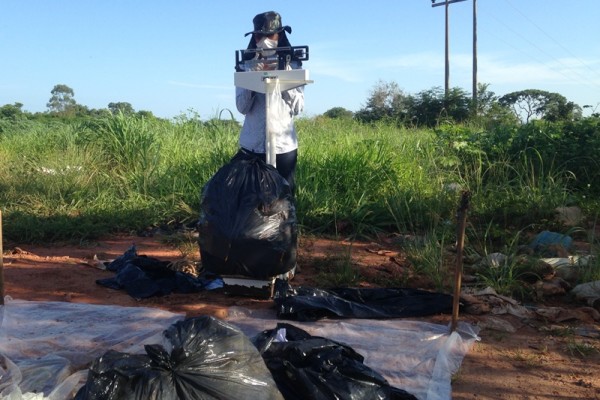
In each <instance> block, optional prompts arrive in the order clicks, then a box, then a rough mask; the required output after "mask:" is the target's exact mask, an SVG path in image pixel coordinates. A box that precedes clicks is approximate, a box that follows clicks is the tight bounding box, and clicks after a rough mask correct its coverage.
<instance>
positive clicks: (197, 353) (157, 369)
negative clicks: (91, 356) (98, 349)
mask: <svg viewBox="0 0 600 400" xmlns="http://www.w3.org/2000/svg"><path fill="white" fill-rule="evenodd" d="M164 337H165V339H166V340H167V341H168V344H169V346H170V347H171V349H170V351H169V350H168V349H166V348H165V347H163V346H162V345H147V346H145V349H146V354H141V355H130V354H126V353H120V352H116V351H109V352H107V353H106V354H104V355H103V356H102V357H100V358H98V359H96V360H95V361H94V362H93V363H92V365H91V367H90V369H89V372H88V377H87V381H86V383H85V385H84V386H83V387H82V388H81V389H80V390H79V391H78V392H77V395H76V397H75V399H76V400H92V399H93V400H129V399H131V400H175V399H177V400H179V399H181V400H194V399H202V400H213V399H220V400H224V399H231V400H238V399H257V400H263V399H264V400H281V399H283V397H282V396H281V393H280V392H279V390H278V389H277V386H276V384H275V382H274V381H273V377H272V375H271V373H270V371H269V370H268V369H267V367H266V366H265V363H264V361H263V359H262V357H261V355H260V353H259V352H258V350H257V349H256V347H255V346H254V345H253V343H252V342H251V341H250V339H249V338H248V337H246V336H245V335H244V334H243V333H242V332H241V331H240V330H239V329H237V328H236V327H233V326H232V325H229V324H227V323H225V322H223V321H220V320H218V319H216V318H212V317H207V316H204V317H196V318H189V319H186V320H184V321H179V322H177V323H175V324H173V325H171V326H170V327H169V328H168V329H167V330H165V332H164Z"/></svg>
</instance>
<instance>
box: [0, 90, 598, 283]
mask: <svg viewBox="0 0 600 400" xmlns="http://www.w3.org/2000/svg"><path fill="white" fill-rule="evenodd" d="M73 94H74V93H73V91H72V90H71V89H70V88H68V86H66V85H57V86H56V87H55V88H54V89H53V91H52V97H51V100H50V102H49V103H48V107H49V111H48V112H47V113H38V114H30V113H26V112H24V111H22V104H20V103H15V104H13V105H4V106H2V107H0V159H1V160H2V163H0V207H2V211H3V215H4V220H5V221H4V235H5V238H6V239H7V240H13V241H17V242H35V241H54V240H78V241H84V240H90V239H94V238H98V237H101V236H103V235H106V234H109V233H114V232H123V231H126V232H129V231H142V230H144V229H148V228H149V227H150V228H151V227H157V226H161V227H175V226H179V225H181V224H188V225H190V226H191V225H193V224H194V223H195V221H196V219H197V218H198V212H199V201H200V193H201V190H202V187H203V186H204V184H205V183H206V182H207V181H208V180H209V179H210V178H211V177H212V176H213V174H214V173H215V172H216V171H217V170H218V169H219V168H220V167H221V166H222V165H224V164H225V163H227V162H228V161H229V159H230V158H231V157H232V156H233V155H234V154H235V152H236V151H237V139H238V134H239V128H240V126H239V123H238V122H237V121H234V120H233V119H221V118H214V119H210V120H208V121H203V120H201V119H200V118H199V117H198V115H196V114H194V113H193V112H191V113H189V114H183V115H181V116H179V117H177V118H174V119H173V120H163V119H159V118H155V117H154V116H153V115H152V113H150V112H147V111H140V112H136V111H135V110H134V109H133V107H132V106H131V105H130V104H129V103H126V102H114V103H110V104H109V105H108V108H107V109H105V110H89V109H87V108H86V107H85V106H81V105H78V104H77V103H76V102H75V101H74V99H73ZM527 96H529V97H527ZM524 99H525V100H524ZM532 99H533V100H532ZM544 99H545V100H547V101H543V100H544ZM517 101H535V102H536V103H535V105H532V106H531V110H532V114H531V115H529V116H528V118H529V119H530V120H529V121H527V119H526V120H525V121H521V120H520V117H519V116H518V115H517V114H515V113H514V112H513V111H514V108H512V109H511V107H512V106H511V104H512V105H514V104H515V103H516V102H517ZM511 102H512V103H511ZM475 106H476V107H475ZM577 109H578V108H577V107H575V106H574V105H572V104H571V105H569V103H568V102H567V101H566V99H564V98H563V97H562V96H560V95H558V96H556V95H555V94H548V93H545V92H540V91H523V92H522V93H520V94H512V95H511V96H508V95H507V96H505V97H504V98H503V100H502V101H500V100H499V99H498V98H497V97H496V96H495V95H494V94H493V93H490V92H488V91H487V90H486V86H485V85H482V86H481V91H480V93H479V98H478V101H477V103H476V104H474V103H473V102H472V100H471V99H469V98H468V96H467V94H466V93H464V92H463V91H462V90H459V89H454V90H452V91H451V93H449V95H448V96H444V94H443V93H442V92H441V91H440V90H439V89H437V88H434V89H431V90H427V91H423V92H421V93H418V94H417V95H415V96H412V95H407V94H405V93H403V92H402V91H401V90H400V89H399V88H398V86H397V85H395V84H393V83H380V84H379V85H378V86H376V87H375V89H374V91H373V93H372V94H371V97H370V98H369V100H368V102H367V105H366V107H365V108H364V109H363V110H360V111H358V112H357V113H351V112H349V111H347V110H344V109H342V108H339V107H338V108H334V109H332V110H330V111H329V112H327V113H325V114H324V115H322V116H319V117H314V118H304V119H299V120H298V121H297V128H298V130H299V131H300V140H301V148H300V151H301V152H300V161H299V164H298V171H297V198H296V204H297V217H298V222H299V225H300V228H301V229H302V230H303V232H305V233H316V234H334V235H341V236H343V237H352V238H357V237H371V236H373V235H376V234H378V233H382V232H383V233H390V232H396V233H403V234H404V233H410V234H416V235H419V236H422V237H424V238H425V240H423V241H422V242H418V243H415V244H414V246H413V247H411V248H408V249H407V250H408V252H409V253H410V254H409V255H410V257H411V261H412V262H413V263H414V264H415V265H416V266H417V268H420V269H419V270H420V271H422V272H423V273H426V274H431V275H432V276H434V275H438V276H439V277H438V278H436V279H434V282H435V285H436V287H438V288H443V287H446V286H447V285H448V281H447V280H446V279H445V278H444V277H443V276H441V275H442V270H443V269H444V268H446V266H447V265H446V264H447V263H444V260H443V258H444V257H445V256H446V255H445V253H446V252H445V249H446V248H447V247H448V244H450V243H452V241H453V240H454V236H453V235H454V233H455V232H454V223H455V221H454V219H455V211H456V210H455V208H456V205H457V202H458V199H459V197H460V194H461V192H462V191H465V190H467V191H469V192H470V193H471V195H472V196H471V207H470V213H469V221H470V228H469V232H468V238H467V245H468V246H469V248H470V251H472V252H477V253H478V254H479V255H481V256H485V255H486V254H490V253H492V252H494V251H500V250H502V249H504V250H506V249H507V248H511V249H517V248H518V245H519V244H521V241H522V240H524V239H522V238H525V237H526V236H527V233H533V232H539V231H540V230H542V229H557V230H563V231H564V228H563V227H560V226H558V225H556V223H555V222H554V221H555V219H554V218H553V216H554V213H555V209H556V208H557V207H563V206H572V205H577V206H579V207H580V208H581V209H582V210H583V211H584V214H585V215H586V216H588V221H592V222H593V221H597V218H598V215H600V201H598V199H599V198H600V197H599V195H600V186H599V185H598V182H599V181H600V168H599V167H600V166H599V165H598V163H599V161H598V157H597V154H600V116H599V115H597V114H592V115H591V116H589V117H585V118H584V117H582V116H581V114H580V113H577V112H576V110H577ZM565 110H567V112H563V111H565ZM517 232H518V233H517ZM592 242H594V243H593V248H596V247H597V238H594V239H593V240H592ZM341 264H342V265H343V266H344V267H343V268H342V269H343V270H344V279H347V280H353V279H355V277H354V270H353V269H352V268H347V266H348V265H349V264H348V263H341ZM521 268H522V264H521V263H520V262H519V260H518V259H517V258H514V257H510V258H508V259H507V261H506V265H505V268H503V269H498V270H495V271H487V272H486V271H484V272H482V273H481V274H480V275H481V276H482V277H483V278H484V279H486V280H487V281H488V282H490V284H494V285H496V286H497V287H499V288H502V290H503V291H505V292H506V293H509V292H510V293H514V292H518V291H519V290H520V289H519V288H518V287H515V286H514V283H515V280H516V279H518V278H519V277H520V276H521V275H522V270H521ZM587 268H588V270H587V271H586V272H585V273H586V277H587V278H588V279H594V278H595V279H598V278H599V277H600V271H599V270H598V262H597V261H595V262H593V263H590V264H589V266H588V267H587Z"/></svg>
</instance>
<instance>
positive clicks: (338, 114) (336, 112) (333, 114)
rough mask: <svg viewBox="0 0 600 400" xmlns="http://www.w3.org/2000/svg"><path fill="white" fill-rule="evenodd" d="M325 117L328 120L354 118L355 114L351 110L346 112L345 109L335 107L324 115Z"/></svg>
mask: <svg viewBox="0 0 600 400" xmlns="http://www.w3.org/2000/svg"><path fill="white" fill-rule="evenodd" d="M323 116H325V117H327V118H338V119H343V118H352V117H353V116H354V113H353V112H352V111H350V110H346V109H345V108H344V107H333V108H330V109H329V110H327V111H325V112H324V113H323Z"/></svg>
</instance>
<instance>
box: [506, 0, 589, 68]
mask: <svg viewBox="0 0 600 400" xmlns="http://www.w3.org/2000/svg"><path fill="white" fill-rule="evenodd" d="M505 1H506V2H507V3H508V4H509V5H510V6H511V7H512V8H513V9H514V10H515V11H517V12H518V13H519V14H521V16H523V18H525V19H526V20H527V21H529V23H531V24H532V25H533V26H535V27H536V28H537V29H538V30H539V31H540V32H542V33H543V34H544V35H546V37H548V38H549V39H550V40H552V41H553V42H554V43H556V44H557V45H558V46H559V47H560V48H561V49H563V50H564V51H565V52H567V54H569V55H570V56H571V57H573V58H574V59H576V60H577V61H579V63H580V64H581V65H582V66H584V67H586V68H587V69H588V70H590V71H591V72H592V73H594V74H596V75H597V76H598V77H600V73H598V71H596V70H594V69H592V68H591V67H590V66H589V65H588V64H586V63H585V62H583V61H582V60H581V59H580V58H579V57H577V56H576V55H575V54H573V53H572V52H571V50H569V49H568V48H567V47H565V46H563V45H562V43H560V42H559V41H558V40H556V39H555V38H553V37H552V36H550V34H549V33H547V32H546V31H545V30H543V29H542V28H541V27H540V26H539V25H538V24H536V23H535V22H534V21H533V20H531V18H529V17H528V16H527V15H526V14H525V13H523V12H522V11H521V10H519V9H518V8H517V7H515V5H514V4H513V3H512V2H511V1H510V0H505Z"/></svg>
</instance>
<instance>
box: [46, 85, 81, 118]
mask: <svg viewBox="0 0 600 400" xmlns="http://www.w3.org/2000/svg"><path fill="white" fill-rule="evenodd" d="M50 93H51V94H52V97H50V101H48V104H46V107H48V109H49V111H50V112H53V113H57V114H69V113H70V112H71V111H75V110H76V106H77V102H76V101H75V99H73V96H75V92H73V89H71V88H70V87H68V86H67V85H63V84H59V85H55V86H54V88H53V89H52V91H51V92H50Z"/></svg>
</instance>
